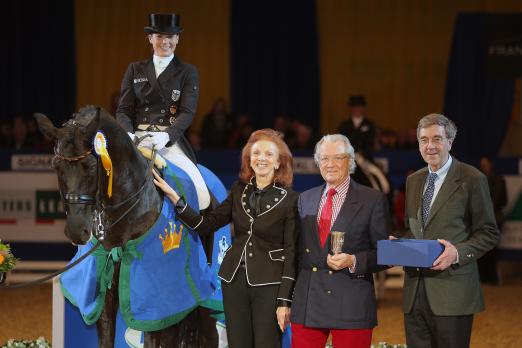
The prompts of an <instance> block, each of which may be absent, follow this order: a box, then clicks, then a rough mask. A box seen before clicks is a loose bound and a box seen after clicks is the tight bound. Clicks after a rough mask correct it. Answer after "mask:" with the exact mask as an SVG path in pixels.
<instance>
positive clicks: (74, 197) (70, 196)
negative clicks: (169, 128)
mask: <svg viewBox="0 0 522 348" xmlns="http://www.w3.org/2000/svg"><path fill="white" fill-rule="evenodd" d="M91 154H92V149H89V150H87V151H86V152H84V153H83V154H81V155H78V156H71V157H67V156H63V155H60V154H58V153H57V151H56V149H55V157H56V158H58V159H61V160H64V161H67V162H76V161H81V160H83V159H84V158H87V156H89V155H91ZM155 158H156V150H155V148H154V147H153V148H152V155H151V159H150V162H149V163H148V166H147V175H146V176H145V179H144V180H143V184H142V185H141V187H140V188H139V189H138V191H136V192H135V193H133V194H132V195H130V196H129V197H127V198H126V199H124V200H123V201H121V202H119V203H117V204H113V205H107V206H104V205H103V202H102V192H103V190H102V188H101V186H102V176H101V173H102V171H101V170H100V165H101V164H100V159H99V157H97V159H96V163H97V164H96V166H97V169H98V170H97V172H98V187H97V189H96V195H92V194H85V193H62V191H61V190H60V193H61V196H62V199H63V200H64V205H65V207H66V208H67V205H68V204H84V205H95V206H96V208H95V210H94V223H93V228H94V232H95V233H94V234H95V237H96V239H97V240H98V242H97V243H96V244H95V245H94V246H93V247H92V249H91V250H89V251H88V252H87V253H86V254H84V255H82V256H81V257H80V258H78V259H77V260H76V261H74V262H73V263H71V264H69V265H67V266H65V267H64V268H62V269H60V270H58V271H55V272H53V273H51V274H49V275H47V276H45V277H43V278H39V279H36V280H33V281H30V282H26V283H22V284H16V285H1V286H0V289H16V288H24V287H27V286H32V285H37V284H41V283H44V282H46V281H48V280H49V279H52V278H54V277H56V276H58V275H60V274H62V273H64V272H66V271H68V270H70V269H71V268H73V267H75V266H76V265H78V264H79V263H80V262H82V261H83V260H85V259H86V258H87V257H88V256H90V255H92V254H93V253H94V252H95V251H96V250H97V249H98V248H99V247H100V246H101V242H102V241H103V240H104V239H105V227H104V226H103V221H102V220H103V214H104V210H106V209H109V210H111V209H118V208H119V207H121V206H123V205H125V204H127V203H128V202H130V201H131V200H132V199H134V198H135V197H136V196H138V195H139V194H140V193H141V192H143V190H144V189H145V185H146V184H147V180H148V179H149V177H150V176H152V170H153V168H152V167H153V166H154V160H155ZM140 201H141V197H139V196H138V199H136V201H135V202H134V203H132V204H131V206H130V207H129V208H128V209H127V210H126V211H125V212H124V213H123V214H122V215H121V216H120V217H118V218H117V219H116V220H115V221H113V222H112V223H111V224H110V225H109V226H108V227H107V228H106V230H107V232H109V231H110V229H111V228H112V227H114V226H115V225H116V224H117V223H118V222H120V221H121V220H122V219H123V218H124V217H125V216H127V214H129V213H130V212H131V211H132V209H134V207H136V205H138V203H139V202H140ZM91 234H92V231H91Z"/></svg>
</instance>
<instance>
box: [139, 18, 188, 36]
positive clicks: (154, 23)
mask: <svg viewBox="0 0 522 348" xmlns="http://www.w3.org/2000/svg"><path fill="white" fill-rule="evenodd" d="M144 29H145V32H146V33H148V34H154V33H158V34H179V33H181V32H182V31H183V28H182V27H180V26H179V15H178V14H175V13H170V14H154V13H151V14H149V26H148V27H145V28H144Z"/></svg>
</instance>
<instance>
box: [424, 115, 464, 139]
mask: <svg viewBox="0 0 522 348" xmlns="http://www.w3.org/2000/svg"><path fill="white" fill-rule="evenodd" d="M433 125H437V126H442V127H444V131H445V132H446V137H447V138H448V139H449V140H451V141H452V142H453V140H455V137H456V136H457V126H455V123H453V121H452V120H450V119H449V118H447V117H446V116H444V115H442V114H429V115H426V116H424V117H423V118H421V119H420V121H419V125H418V126H417V139H419V134H420V130H421V129H422V128H428V127H430V126H433Z"/></svg>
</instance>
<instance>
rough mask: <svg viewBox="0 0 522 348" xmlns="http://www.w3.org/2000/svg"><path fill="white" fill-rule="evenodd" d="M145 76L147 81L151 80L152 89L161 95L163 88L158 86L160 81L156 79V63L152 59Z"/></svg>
mask: <svg viewBox="0 0 522 348" xmlns="http://www.w3.org/2000/svg"><path fill="white" fill-rule="evenodd" d="M145 75H147V79H148V80H149V82H150V85H151V86H152V88H153V89H154V90H156V92H158V93H159V94H160V95H161V92H162V91H161V87H160V86H159V84H158V80H157V79H156V70H155V69H154V61H153V60H152V59H150V60H149V61H148V63H147V67H146V69H145Z"/></svg>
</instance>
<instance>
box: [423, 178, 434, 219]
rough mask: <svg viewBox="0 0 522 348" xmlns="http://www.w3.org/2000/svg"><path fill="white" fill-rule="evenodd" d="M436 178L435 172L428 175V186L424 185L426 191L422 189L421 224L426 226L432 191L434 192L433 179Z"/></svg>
mask: <svg viewBox="0 0 522 348" xmlns="http://www.w3.org/2000/svg"><path fill="white" fill-rule="evenodd" d="M437 178H438V176H437V174H435V173H430V174H429V175H428V186H427V187H426V191H424V196H422V226H426V222H427V221H428V216H429V215H430V205H431V200H432V199H433V193H434V192H435V181H436V180H437Z"/></svg>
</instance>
